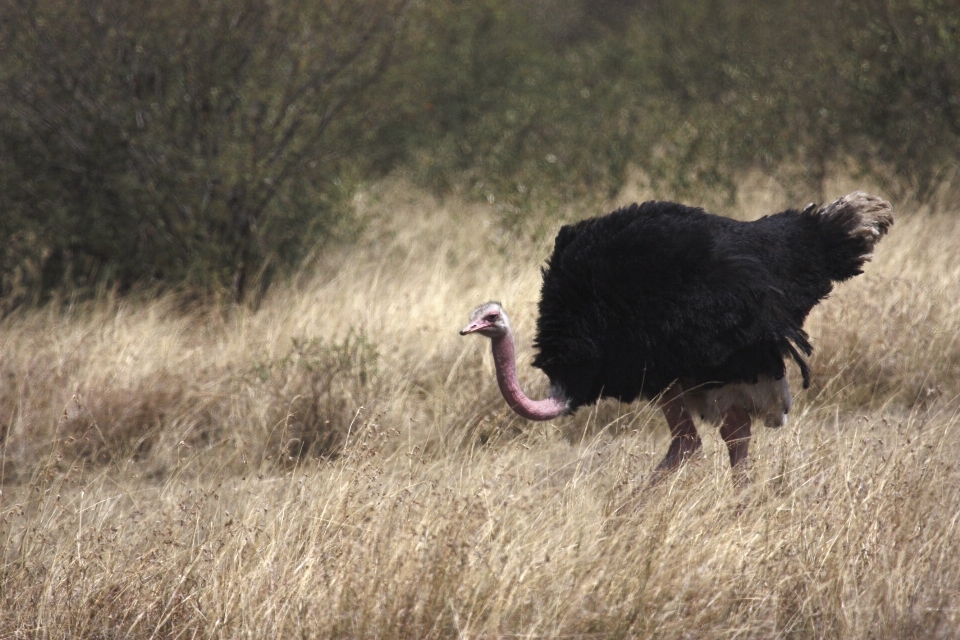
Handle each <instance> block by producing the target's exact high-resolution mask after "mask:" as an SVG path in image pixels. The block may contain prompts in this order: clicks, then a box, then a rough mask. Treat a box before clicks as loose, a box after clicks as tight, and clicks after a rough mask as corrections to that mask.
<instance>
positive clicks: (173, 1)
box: [0, 0, 960, 639]
mask: <svg viewBox="0 0 960 640" xmlns="http://www.w3.org/2000/svg"><path fill="white" fill-rule="evenodd" d="M958 14H960V11H958V9H957V6H956V3H955V2H935V1H932V0H911V1H909V2H900V3H894V2H883V1H880V0H877V1H872V0H871V1H868V2H856V3H848V2H843V3H841V2H833V1H826V0H813V1H808V2H795V1H793V0H787V1H785V2H781V3H778V5H777V6H776V7H774V6H773V5H772V4H771V3H763V2H733V1H727V0H690V1H689V2H682V3H667V2H659V1H657V0H648V1H643V2H624V1H618V0H598V1H594V2H588V1H586V0H531V1H529V2H515V1H514V0H475V1H471V2H456V1H454V0H436V1H434V2H417V1H414V0H410V1H404V0H396V1H391V0H379V1H375V0H370V1H365V0H359V1H350V2H347V1H344V2H336V1H324V2H307V1H305V0H304V1H298V0H288V1H282V2H281V1H280V0H238V1H231V2H227V1H226V0H167V1H166V2H163V3H158V2H140V3H132V2H125V1H123V0H83V1H82V2H74V3H69V2H62V1H60V0H43V1H40V0H0V545H2V546H0V638H7V637H36V638H61V637H94V638H107V637H121V636H122V637H131V638H138V637H144V638H146V637H224V638H238V637H252V638H260V637H265V636H267V637H318V638H334V637H343V638H357V637H379V638H418V639H420V638H447V637H458V638H473V637H476V638H492V637H514V636H522V637H529V638H536V637H604V638H606V637H614V638H616V637H642V638H647V637H656V638H691V637H695V638H729V637H745V638H771V637H775V638H924V639H926V638H953V637H956V636H957V632H956V629H958V628H960V565H958V564H957V562H956V558H957V557H958V555H960V517H958V515H957V514H960V475H958V468H957V463H956V461H957V460H958V457H960V437H958V433H960V431H958V429H957V427H958V424H960V417H958V416H960V413H958V411H960V308H958V305H960V267H958V263H957V260H956V256H957V255H958V251H960V245H958V238H960V215H958V214H960V208H958V206H957V204H956V196H957V195H958V185H960V181H958V173H957V171H958V168H957V167H958V165H957V162H956V158H957V154H958V151H960V137H958V136H960V119H958V118H960V115H958V114H960V102H958V101H960V93H958V91H960V71H958V69H960V56H958V55H957V53H958V52H957V47H958V17H960V16H958ZM854 189H864V190H867V191H870V192H874V193H878V194H880V195H883V196H885V197H887V198H889V199H890V200H891V201H892V202H893V203H894V209H895V213H896V215H897V223H896V226H895V227H894V228H893V230H892V232H891V234H890V235H889V236H888V237H886V238H885V239H884V240H883V242H882V243H881V244H880V245H879V246H878V248H877V252H876V259H875V261H874V262H873V263H871V264H869V265H867V268H866V273H865V274H863V275H862V276H859V277H857V278H855V279H854V280H852V281H851V282H849V283H845V284H844V285H842V286H840V287H838V288H837V290H836V291H835V292H834V294H833V295H832V296H831V297H830V298H829V299H828V300H826V301H824V303H823V304H821V305H820V306H818V307H817V308H816V309H815V310H814V312H813V313H812V314H811V317H810V318H809V320H808V322H807V327H806V328H807V329H808V330H809V332H810V334H811V337H812V342H813V344H814V346H815V349H816V351H815V352H814V355H813V358H812V360H811V367H812V370H813V381H812V382H813V384H812V385H811V388H810V389H809V390H807V391H800V392H799V393H797V396H796V403H795V406H794V409H793V411H792V413H791V416H790V424H789V425H788V426H787V427H785V428H783V429H779V430H767V429H758V431H757V433H756V436H755V438H754V441H753V443H752V444H751V459H752V466H751V468H750V469H749V477H750V480H751V482H750V483H749V484H748V485H747V486H746V487H744V488H742V489H740V490H737V491H735V490H734V488H733V485H732V482H731V478H730V472H729V469H728V465H727V461H726V454H725V451H724V449H723V444H722V442H721V441H720V440H719V438H718V437H717V434H716V430H715V429H712V428H709V427H708V428H701V434H702V436H703V438H704V451H703V453H702V455H699V456H697V457H696V458H695V459H694V460H692V461H691V462H690V463H689V464H687V465H685V466H684V467H683V468H682V469H681V470H680V471H678V472H677V473H675V474H672V475H670V476H669V477H668V478H667V479H666V481H664V482H662V483H660V484H657V485H653V486H651V485H650V484H649V482H648V480H649V478H650V476H651V473H652V471H653V469H654V467H655V465H656V463H657V462H658V461H659V459H660V458H661V457H662V456H663V453H664V451H665V450H666V447H667V433H666V431H667V430H666V428H665V425H664V424H663V421H662V419H661V418H660V416H659V414H658V413H657V412H656V410H655V409H654V408H652V407H650V406H648V405H647V404H645V403H638V404H636V405H630V406H627V405H620V404H618V403H615V402H604V403H601V404H600V405H598V406H596V407H591V408H589V409H583V410H581V411H579V412H578V413H577V414H576V415H574V416H570V417H564V418H562V419H560V420H556V421H552V422H549V423H545V424H537V425H533V424H531V423H528V422H526V421H523V420H520V419H519V418H517V417H516V416H514V415H513V414H512V413H511V412H510V411H509V410H508V409H507V408H506V406H505V405H504V403H503V400H502V398H501V397H500V394H499V392H498V390H497V387H496V382H495V378H494V375H493V367H492V361H491V357H490V354H489V346H488V345H487V344H486V343H485V342H484V341H482V340H479V339H473V338H470V339H468V338H462V337H460V336H458V335H457V334H456V331H457V330H458V329H459V328H460V327H461V326H462V324H463V322H464V321H465V320H466V316H467V313H468V312H469V310H470V309H472V308H473V307H474V306H475V305H476V304H477V303H479V302H481V301H484V300H489V299H499V300H501V301H502V302H503V303H504V304H505V306H507V308H509V309H510V310H511V317H512V318H513V323H514V325H515V329H516V330H517V333H518V335H519V336H520V345H519V346H520V359H521V362H529V360H530V357H531V355H532V354H531V346H530V341H531V336H532V332H533V326H534V318H535V315H536V302H537V297H538V291H539V267H540V266H541V265H542V264H543V261H544V259H545V258H546V256H547V255H548V253H549V251H550V248H551V239H552V236H553V233H554V232H555V230H556V228H557V227H558V226H559V225H560V224H561V223H563V222H566V221H569V220H572V219H577V218H582V217H584V216H586V215H593V214H596V213H601V212H603V211H605V210H609V209H610V208H612V207H614V206H618V205H620V204H622V203H624V202H631V201H642V200H646V199H651V198H682V199H684V200H687V201H689V202H693V203H697V204H709V205H711V207H713V208H714V209H715V210H716V211H718V212H720V213H725V214H728V215H735V216H739V217H743V218H755V217H757V216H760V215H764V214H768V213H771V212H774V211H778V210H782V209H783V208H786V207H791V206H800V205H804V204H806V203H807V202H809V201H810V200H818V199H819V200H827V199H831V198H835V197H837V196H839V195H842V194H844V193H847V192H849V191H852V190H854ZM229 302H239V303H240V304H232V303H229ZM520 375H521V382H522V384H523V386H524V388H526V389H529V390H530V393H531V395H533V396H537V395H540V394H542V393H544V392H545V391H546V389H545V380H544V379H543V378H542V376H540V375H539V373H538V372H537V371H536V370H534V369H532V368H530V367H526V366H522V367H521V373H520ZM789 375H790V376H791V384H792V385H793V387H794V389H796V390H799V388H800V385H799V380H797V377H798V376H797V375H796V372H795V371H791V372H790V374H789Z"/></svg>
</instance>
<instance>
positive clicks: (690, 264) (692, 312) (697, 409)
mask: <svg viewBox="0 0 960 640" xmlns="http://www.w3.org/2000/svg"><path fill="white" fill-rule="evenodd" d="M892 224H893V213H892V209H891V207H890V204H889V203H888V202H886V201H884V200H882V199H880V198H877V197H875V196H870V195H867V194H865V193H862V192H859V191H858V192H855V193H851V194H849V195H847V196H844V197H843V198H840V199H839V200H837V201H835V202H832V203H830V204H828V205H827V206H825V207H819V206H816V205H813V204H811V205H809V206H807V208H805V209H804V210H803V211H798V210H795V209H791V210H788V211H784V212H782V213H778V214H776V215H771V216H766V217H763V218H761V219H759V220H756V221H753V222H740V221H737V220H731V219H729V218H723V217H719V216H715V215H711V214H709V213H706V212H704V211H703V209H699V208H692V207H687V206H684V205H681V204H676V203H673V202H645V203H643V204H641V205H636V204H634V205H631V206H628V207H624V208H621V209H618V210H617V211H614V212H613V213H610V214H608V215H605V216H602V217H599V218H593V219H590V220H584V221H582V222H578V223H576V224H572V225H567V226H565V227H563V228H561V229H560V232H559V233H558V234H557V238H556V240H555V242H554V249H553V255H551V256H550V259H549V260H548V262H547V266H546V268H544V269H543V286H542V289H541V297H540V304H539V311H540V316H539V318H538V320H537V335H536V340H535V342H534V346H535V347H536V349H537V350H538V353H537V355H536V357H535V358H534V360H533V365H534V366H535V367H538V368H539V369H542V370H543V372H544V373H545V374H546V375H547V377H548V378H549V379H550V383H551V392H550V395H549V397H547V398H546V399H544V400H531V399H530V398H528V397H527V396H526V395H524V394H523V392H522V391H521V390H520V385H519V383H518V382H517V372H516V357H515V352H514V341H513V334H512V332H511V329H510V321H509V320H508V319H507V315H506V313H504V311H503V308H502V307H501V306H500V305H499V304H498V303H496V302H488V303H486V304H483V305H481V306H479V307H477V309H476V310H474V312H473V313H472V314H471V316H470V324H468V325H467V326H466V327H464V328H463V330H461V331H460V334H461V335H466V334H469V333H479V334H481V335H484V336H487V337H488V338H490V339H491V341H492V343H493V359H494V363H495V365H496V370H497V383H498V384H499V386H500V391H501V392H502V393H503V397H504V398H505V399H506V401H507V404H509V405H510V408H512V409H513V410H514V411H516V412H517V413H518V414H520V415H521V416H523V417H524V418H527V419H529V420H549V419H551V418H555V417H557V416H560V415H563V414H568V413H573V412H574V411H575V410H576V409H577V408H578V407H580V406H581V405H585V404H590V403H593V402H596V401H597V400H599V399H600V398H606V397H612V398H617V399H619V400H620V401H622V402H632V401H633V400H635V399H636V398H637V397H639V396H642V397H644V398H646V399H648V400H651V399H655V400H656V401H657V402H658V403H659V406H660V408H661V410H662V411H663V414H664V416H665V417H666V419H667V424H668V425H669V427H670V434H671V437H672V440H671V443H670V449H669V451H668V452H667V455H666V457H665V458H664V459H663V461H662V462H661V463H660V465H659V466H658V467H657V469H658V471H665V470H668V469H672V468H674V467H676V466H677V465H678V464H680V463H681V462H682V461H683V460H684V459H685V458H686V457H687V456H688V455H690V454H691V453H693V452H694V451H696V450H697V449H699V448H700V437H699V436H698V435H697V430H696V428H695V427H694V424H693V416H692V413H691V412H693V413H696V414H699V415H700V416H701V417H702V418H703V419H705V420H707V421H709V422H713V423H714V424H718V425H719V426H720V435H721V437H722V438H723V440H724V442H725V443H726V445H727V450H728V452H729V454H730V465H731V467H732V468H733V469H734V472H735V474H737V477H738V478H742V477H743V471H744V467H745V466H746V465H745V462H746V460H747V449H748V445H749V438H750V425H751V418H752V417H758V418H762V419H763V420H764V423H765V424H766V425H767V426H768V427H779V426H782V425H784V424H786V414H787V412H788V411H789V410H790V406H791V404H792V398H791V396H790V387H789V386H788V384H787V379H786V376H785V373H786V371H785V365H784V359H785V358H787V357H788V356H789V357H790V358H792V359H793V360H794V361H795V362H796V363H797V365H798V367H799V369H800V373H801V375H802V377H803V386H804V388H806V387H808V386H809V384H810V372H809V369H808V367H807V363H806V362H805V361H804V359H803V355H801V354H805V355H808V356H809V355H810V353H811V352H812V350H813V348H812V347H811V346H810V343H809V341H808V340H807V334H806V333H805V332H804V330H803V323H804V320H805V319H806V317H807V314H808V313H809V312H810V309H812V308H813V306H814V305H815V304H817V303H818V302H819V301H820V300H823V298H824V297H826V296H827V294H829V293H830V290H831V289H832V288H833V283H834V282H840V281H842V280H846V279H848V278H851V277H853V276H855V275H857V274H859V273H862V271H861V267H862V266H863V263H864V262H865V261H867V260H869V259H870V258H871V255H872V252H873V246H874V244H876V243H877V241H879V239H880V238H881V237H882V236H883V235H884V234H886V232H887V230H888V229H889V227H890V225H892Z"/></svg>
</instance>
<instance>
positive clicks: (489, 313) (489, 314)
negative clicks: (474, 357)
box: [460, 302, 510, 338]
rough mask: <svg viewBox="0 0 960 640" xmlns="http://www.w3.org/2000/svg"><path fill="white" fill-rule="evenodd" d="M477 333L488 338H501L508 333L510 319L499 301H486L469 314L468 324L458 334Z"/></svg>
mask: <svg viewBox="0 0 960 640" xmlns="http://www.w3.org/2000/svg"><path fill="white" fill-rule="evenodd" d="M468 333H479V334H480V335H482V336H487V337H488V338H502V337H503V336H505V335H507V334H508V333H510V319H509V318H507V314H506V313H504V311H503V307H501V306H500V303H499V302H487V303H485V304H482V305H480V306H479V307H477V308H476V309H474V310H473V313H471V314H470V324H468V325H467V326H465V327H464V328H463V329H461V330H460V335H462V336H465V335H467V334H468Z"/></svg>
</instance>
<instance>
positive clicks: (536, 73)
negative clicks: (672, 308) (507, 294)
mask: <svg viewBox="0 0 960 640" xmlns="http://www.w3.org/2000/svg"><path fill="white" fill-rule="evenodd" d="M0 14H2V15H3V20H2V21H0V56H2V64H0V212H2V216H0V234H2V237H3V242H2V243H0V297H2V299H3V300H4V302H3V304H4V306H5V308H10V307H11V306H14V305H15V304H17V303H18V302H21V301H28V300H40V299H43V298H44V297H45V296H48V295H49V294H50V293H51V292H54V291H58V290H64V289H65V290H69V291H84V290H90V289H94V288H96V287H98V286H100V287H102V286H109V287H113V288H115V289H117V290H119V291H121V292H123V291H127V290H129V289H130V288H132V287H135V286H137V285H147V286H156V285H159V286H163V287H176V288H180V289H184V290H188V291H199V292H200V293H201V294H203V295H206V294H208V293H210V292H211V291H212V292H220V294H221V295H222V296H223V297H227V298H232V299H234V300H242V299H243V298H244V297H245V296H246V295H247V293H248V292H250V291H254V292H255V293H256V294H259V293H261V292H262V291H264V290H265V289H266V287H267V286H268V285H269V283H270V282H271V279H272V278H273V275H274V274H275V273H283V272H284V271H286V270H289V269H290V268H291V267H292V266H294V265H298V264H302V261H303V260H304V258H305V256H307V255H308V254H309V252H310V251H312V250H314V249H315V248H316V247H318V246H321V245H319V244H318V243H321V242H323V241H327V240H330V239H336V238H337V237H338V232H342V231H343V229H345V228H349V224H348V223H349V217H350V211H351V210H350V207H349V199H350V196H351V194H352V193H353V192H354V190H355V189H356V188H357V186H358V185H359V184H361V183H362V181H363V180H366V179H370V178H372V177H376V176H379V175H383V174H385V173H387V172H390V171H395V170H397V169H401V170H402V171H404V172H405V173H406V174H407V175H409V176H411V177H412V178H413V179H414V180H415V181H417V182H418V183H420V184H422V185H427V186H429V187H431V188H433V189H435V190H437V191H438V192H441V193H443V192H445V191H449V190H451V189H456V190H459V191H460V192H462V193H467V194H470V195H472V196H474V197H476V198H479V199H483V200H486V201H488V202H492V203H496V205H497V206H498V207H500V208H501V210H502V211H503V212H504V215H505V217H506V218H510V217H511V216H512V217H514V218H518V219H519V218H522V217H524V216H526V215H528V214H529V213H530V212H531V211H533V210H537V211H544V210H550V208H551V206H552V205H555V204H557V203H559V202H571V201H578V200H583V199H585V198H590V197H598V198H605V197H608V196H610V195H611V194H614V193H616V192H617V190H618V189H620V187H621V186H622V185H623V183H624V181H625V180H626V179H627V176H628V172H629V171H632V170H636V171H638V172H639V173H640V175H642V176H644V177H645V178H646V179H648V180H649V181H650V182H651V185H652V186H653V187H654V188H657V189H661V190H662V191H663V192H664V193H669V194H671V195H676V196H679V197H694V198H702V197H704V194H705V193H714V194H725V195H726V196H727V197H730V196H732V195H733V194H734V193H735V190H736V185H737V184H738V182H739V180H740V179H741V178H742V176H743V175H744V173H746V172H748V171H751V170H757V169H759V170H762V171H764V172H766V173H767V174H770V175H777V176H780V177H781V178H782V184H783V185H784V188H785V189H787V190H791V189H792V190H794V191H796V192H798V193H796V194H795V195H796V197H797V198H802V199H812V198H816V197H819V198H821V199H823V198H825V197H827V196H828V195H831V194H825V193H823V191H824V182H825V179H826V177H827V175H828V174H829V173H830V172H831V171H832V170H834V169H836V168H838V167H839V168H841V169H842V170H844V171H853V172H854V173H858V172H859V173H862V174H867V173H869V174H871V175H872V176H873V177H874V178H875V179H876V178H879V179H881V180H883V181H884V183H885V186H886V187H887V188H888V189H889V191H890V193H891V195H893V196H903V195H907V194H909V195H914V196H917V197H919V198H920V199H923V198H928V197H930V196H931V194H933V193H934V192H935V191H936V190H937V189H938V188H940V187H941V186H942V185H944V184H948V185H949V184H952V185H953V188H954V189H956V187H957V184H960V180H958V178H960V174H958V164H957V162H956V158H957V157H958V152H960V55H958V53H960V51H958V48H960V31H958V25H960V7H958V5H957V4H956V2H952V1H947V0H910V1H909V2H902V3H890V2H886V1H885V0H859V1H856V2H840V1H839V0H803V1H801V0H785V1H784V2H781V3H766V2H760V1H759V0H747V1H735V0H691V1H689V2H683V3H671V2H665V1H664V0H635V1H632V2H631V1H627V0H597V1H590V0H531V1H530V2H523V3H521V2H515V1H514V0H472V1H470V2H467V1H465V0H436V1H434V2H409V3H408V2H407V0H384V1H375V0H360V1H358V2H342V1H336V0H323V1H321V2H305V1H304V0H291V1H288V2H281V1H280V0H238V1H236V2H227V0H170V1H168V2H163V3H160V2H156V1H155V0H151V1H149V2H145V3H139V4H136V5H134V4H133V3H127V2H123V1H121V0H85V1H84V2H80V3H67V2H63V1H62V0H43V1H39V0H35V1H33V2H27V1H24V0H0ZM532 206H533V207H534V208H532ZM339 237H343V234H342V233H340V236H339Z"/></svg>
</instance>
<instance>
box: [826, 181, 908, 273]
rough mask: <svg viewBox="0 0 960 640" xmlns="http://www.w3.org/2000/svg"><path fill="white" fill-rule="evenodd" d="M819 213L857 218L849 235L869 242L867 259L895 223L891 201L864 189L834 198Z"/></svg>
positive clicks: (828, 215)
mask: <svg viewBox="0 0 960 640" xmlns="http://www.w3.org/2000/svg"><path fill="white" fill-rule="evenodd" d="M819 215H821V216H824V217H826V218H841V219H842V218H846V217H848V216H849V217H853V218H855V219H856V220H857V223H856V225H855V226H853V228H852V229H850V231H849V235H850V236H851V237H860V238H863V239H864V240H865V241H866V242H867V243H868V247H869V248H868V252H867V255H866V256H865V259H866V260H869V259H870V257H871V254H872V253H873V246H874V245H875V244H876V243H877V242H878V241H879V240H880V238H882V237H883V236H884V235H886V233H887V231H888V230H889V229H890V227H891V226H892V225H893V207H891V206H890V203H889V202H887V201H886V200H884V199H883V198H879V197H877V196H872V195H870V194H867V193H864V192H863V191H854V192H853V193H850V194H847V195H845V196H843V197H842V198H839V199H837V200H834V201H833V202H831V203H830V204H828V205H826V206H825V207H823V208H822V209H821V210H820V212H819Z"/></svg>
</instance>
